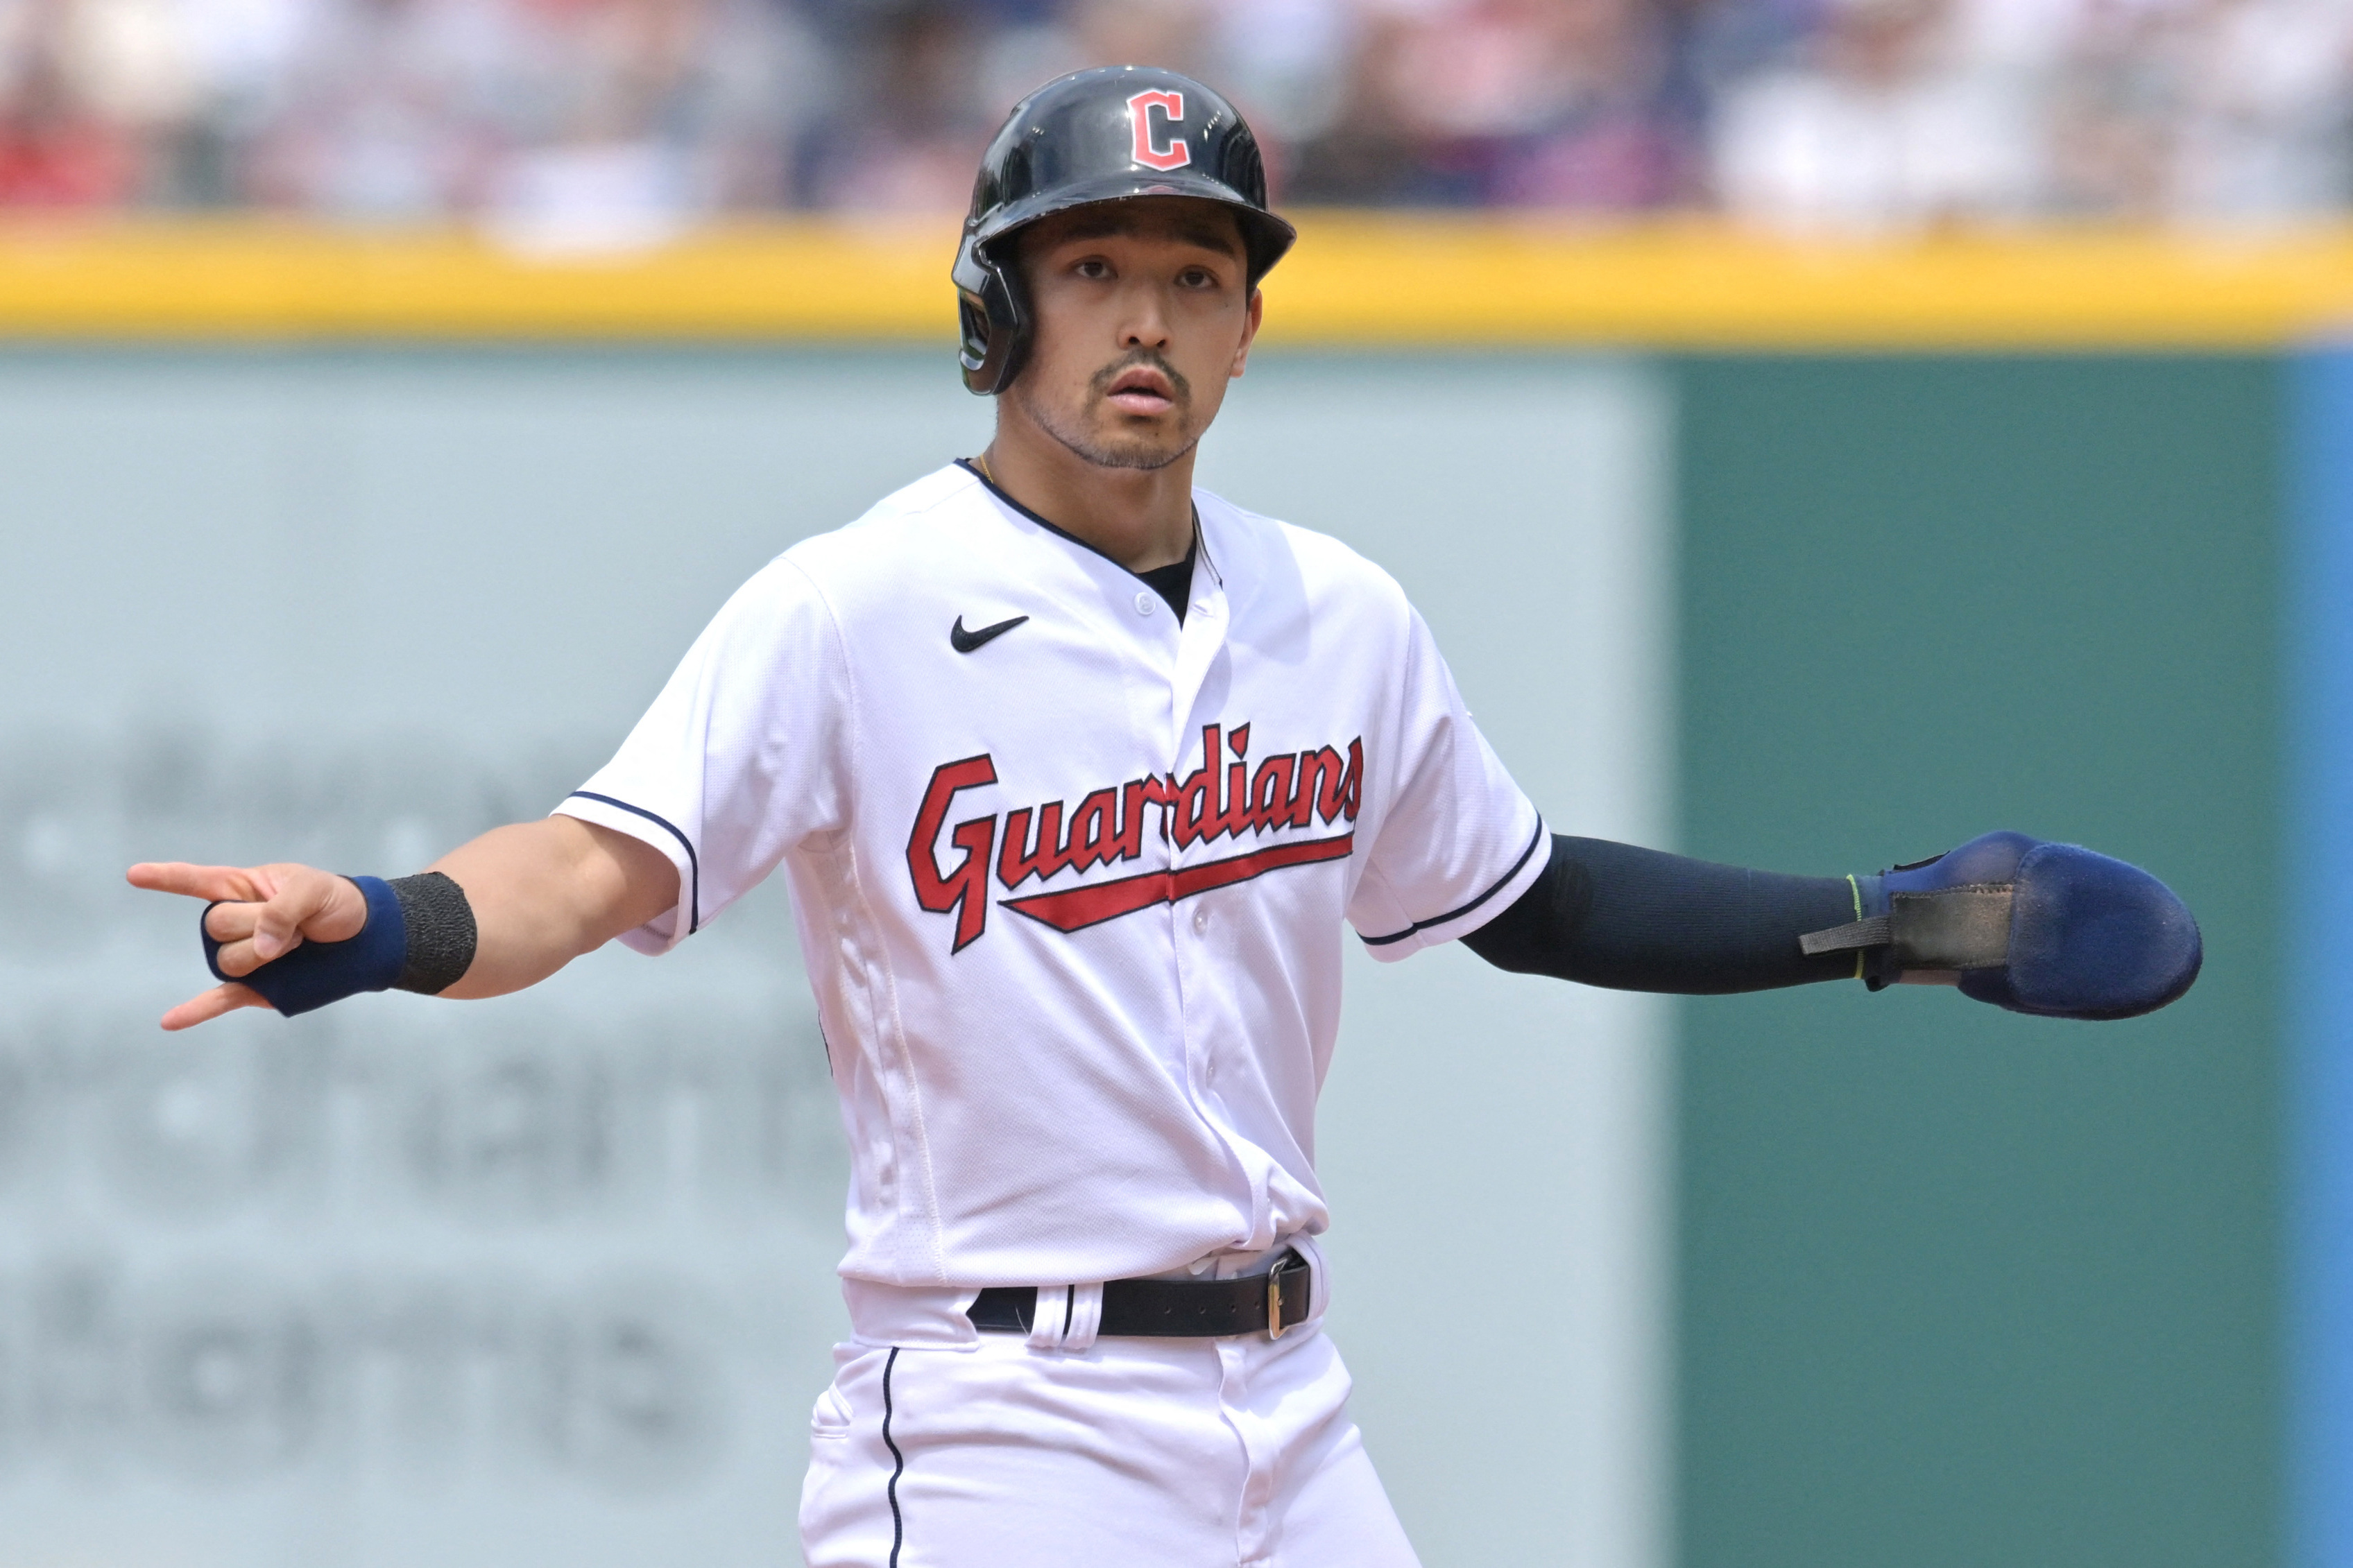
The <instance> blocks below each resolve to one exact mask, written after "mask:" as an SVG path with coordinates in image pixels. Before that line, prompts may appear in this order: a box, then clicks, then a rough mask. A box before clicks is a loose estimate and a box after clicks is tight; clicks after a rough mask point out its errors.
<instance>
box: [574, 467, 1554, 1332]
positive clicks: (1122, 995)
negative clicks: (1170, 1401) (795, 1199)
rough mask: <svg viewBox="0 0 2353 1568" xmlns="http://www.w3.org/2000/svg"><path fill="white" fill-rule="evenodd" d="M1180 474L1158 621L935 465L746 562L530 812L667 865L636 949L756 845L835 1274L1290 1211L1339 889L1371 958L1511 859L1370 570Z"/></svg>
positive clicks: (1002, 1272)
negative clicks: (806, 1035) (820, 1052)
mask: <svg viewBox="0 0 2353 1568" xmlns="http://www.w3.org/2000/svg"><path fill="white" fill-rule="evenodd" d="M1196 503H1197V507H1198V513H1199V518H1200V550H1199V556H1198V562H1197V563H1196V566H1195V569H1194V574H1193V586H1192V595H1191V600H1190V603H1189V606H1188V614H1187V616H1186V617H1185V619H1184V622H1183V624H1182V625H1181V626H1180V625H1179V624H1178V621H1177V618H1176V616H1174V615H1172V614H1171V613H1170V610H1169V606H1168V605H1166V603H1164V602H1163V601H1162V600H1161V598H1160V597H1159V595H1157V594H1155V592H1154V591H1153V589H1152V588H1150V587H1149V586H1147V585H1146V584H1144V583H1143V582H1142V581H1141V580H1139V579H1138V578H1137V577H1136V576H1134V574H1131V573H1129V572H1127V571H1126V570H1124V568H1122V567H1121V566H1119V565H1118V564H1117V563H1113V561H1111V560H1110V559H1109V558H1107V557H1105V556H1103V555H1102V554H1100V553H1098V552H1095V551H1093V550H1092V549H1091V548H1089V547H1088V546H1087V545H1085V544H1083V543H1082V542H1079V541H1077V540H1076V539H1074V538H1072V537H1071V536H1069V535H1067V534H1063V533H1061V532H1060V531H1057V530H1056V529H1054V528H1053V527H1052V526H1051V525H1050V523H1048V522H1046V521H1044V520H1042V519H1039V518H1037V517H1035V516H1033V515H1030V514H1029V513H1027V512H1025V511H1024V510H1022V509H1021V508H1020V507H1019V506H1018V505H1017V504H1015V503H1014V502H1012V501H1011V500H1009V499H1008V498H1007V497H1005V496H1004V495H1003V494H1002V493H1001V492H999V491H997V490H996V489H994V488H993V487H992V486H990V485H988V484H987V483H985V482H984V481H983V480H982V479H980V478H979V477H978V476H977V475H976V474H975V473H974V472H973V471H972V470H971V469H969V468H966V467H965V466H963V465H956V466H954V467H950V468H944V469H942V470H941V471H939V472H937V473H934V474H933V475H931V476H929V477H928V478H926V479H922V480H920V481H918V482H917V483H915V484H913V485H911V486H909V487H908V488H907V489H903V490H902V491H900V492H899V493H898V494H896V495H893V496H892V497H890V498H889V499H888V500H884V501H883V502H882V503H881V504H880V505H879V506H877V507H875V508H874V509H873V510H871V512H869V513H868V514H867V515H866V516H865V517H864V518H862V519H860V521H858V522H856V523H854V524H853V525H851V526H849V527H848V528H846V529H843V530H840V531H838V532H834V533H829V534H825V535H822V536H819V537H818V538H814V539H810V540H807V541H805V542H802V543H800V544H798V545H796V546H795V547H794V548H793V549H791V550H789V551H787V552H785V553H784V554H783V555H781V556H779V557H778V558H777V559H776V561H774V562H773V563H770V564H769V565H768V566H767V567H766V568H765V569H764V570H763V571H762V572H760V573H759V574H758V575H756V576H754V578H753V579H752V580H751V581H750V582H749V583H748V584H745V585H744V587H743V589H741V590H740V591H739V592H738V593H737V594H736V595H734V597H733V598H732V599H731V600H729V601H728V603H727V605H726V606H725V607H724V608H723V610H721V612H720V613H719V616H718V617H717V618H716V619H715V620H714V621H712V624H711V626H710V627H709V628H708V629H707V630H706V631H705V632H704V633H703V634H702V637H701V638H700V639H698V640H697V641H696V643H695V645H694V647H693V648H692V649H691V651H690V652H689V653H688V654H687V656H686V659H685V662H684V663H683V664H681V666H680V667H679V669H678V671H677V673H676V674H675V675H674V676H672V677H671V679H670V683H669V685H668V686H667V687H666V688H665V689H663V691H662V693H661V695H660V697H659V699H658V700H656V701H655V703H654V705H653V707H652V709H651V710H649V712H648V713H647V714H646V716H645V718H644V719H643V720H642V721H640V722H639V723H638V726H637V728H636V729H635V730H634V731H631V733H630V735H629V737H628V741H627V742H625V743H624V744H623V745H622V747H621V750H620V752H619V753H618V754H617V756H616V757H615V758H614V759H613V761H612V762H611V763H609V764H607V766H606V767H605V768H604V769H603V770H602V771H600V772H599V773H597V774H596V776H595V777H594V778H593V779H591V780H590V781H589V782H588V783H587V784H586V785H584V786H583V787H582V789H581V790H580V792H579V793H578V794H576V795H574V796H573V797H572V798H570V799H569V800H567V801H566V802H565V803H564V805H562V806H561V807H560V808H559V809H561V810H562V811H564V812H566V813H568V814H570V815H572V816H577V817H580V818H582V819H583V820H586V821H589V822H594V823H598V824H601V825H602V826H607V827H609V828H613V829H616V830H617V831H619V832H622V833H626V834H629V835H632V836H633V837H638V838H640V839H642V840H644V841H645V842H647V843H649V844H651V845H653V846H654V847H657V848H659V849H661V850H662V851H664V852H665V853H666V854H668V855H669V856H670V858H671V859H672V860H673V861H674V862H675V863H676V864H677V866H678V870H679V901H678V905H677V907H676V908H675V909H673V910H670V912H668V913H667V914H665V915H664V916H662V917H661V918H660V919H659V920H656V921H652V922H650V923H649V924H648V925H647V926H645V927H643V928H641V929H639V930H638V931H633V932H631V933H629V934H628V936H626V937H625V938H624V939H623V940H624V941H626V942H628V943H629V944H630V945H631V946H633V947H636V948H638V949H639V950H641V951H644V952H661V951H663V950H665V949H667V948H669V947H670V946H671V945H673V944H674V943H676V942H679V941H681V940H682V939H683V938H684V937H686V936H687V935H689V934H690V933H691V932H692V931H695V930H697V929H698V928H699V927H701V926H702V925H703V924H704V923H706V922H708V921H711V920H712V919H713V918H715V917H716V916H717V915H718V914H719V913H720V911H721V910H724V909H725V908H726V907H727V906H728V905H729V904H730V903H731V902H733V900H736V899H737V898H739V897H741V896H742V895H743V894H744V892H745V891H746V890H747V889H750V888H752V887H753V886H754V885H755V884H756V883H758V882H759V881H760V880H761V879H763V878H764V877H765V876H767V875H768V873H769V872H770V871H771V870H772V869H774V868H776V866H777V865H779V864H780V863H781V864H782V865H783V866H784V867H785V868H786V874H787V875H788V877H789V878H790V881H791V888H792V893H793V899H794V906H795V915H796V919H797V921H798V928H799V932H800V939H801V946H802V952H803V955H804V958H805V960H806V963H807V969H808V973H809V978H810V982H811V984H812V985H813V987H814V988H815V991H816V994H817V1003H818V1016H819V1021H820V1023H821V1025H822V1026H823V1028H824V1031H825V1036H826V1041H827V1049H828V1055H829V1058H830V1060H831V1064H832V1070H833V1075H834V1079H835V1082H836V1084H837V1086H838V1087H839V1091H840V1094H841V1097H842V1102H843V1115H844V1121H845V1123H846V1125H847V1127H848V1130H849V1149H850V1158H851V1169H852V1177H851V1191H850V1195H849V1253H848V1256H847V1257H846V1258H844V1260H843V1263H842V1272H843V1273H844V1274H845V1275H846V1276H848V1277H849V1278H851V1279H857V1280H868V1281H872V1282H874V1283H875V1284H878V1285H892V1286H956V1287H965V1288H969V1287H977V1286H986V1285H997V1284H1036V1283H1046V1282H1063V1281H1089V1280H1103V1279H1119V1278H1124V1277H1130V1276H1136V1275H1148V1274H1155V1273H1159V1272H1164V1271H1167V1270H1172V1269H1176V1268H1184V1267H1185V1266H1187V1264H1188V1263H1190V1262H1192V1261H1193V1260H1196V1259H1198V1258H1203V1257H1205V1256H1207V1255H1208V1254H1211V1253H1216V1252H1219V1251H1222V1250H1229V1249H1248V1250H1257V1249H1263V1248H1267V1247H1271V1246H1272V1245H1273V1244H1274V1243H1275V1242H1276V1241H1277V1240H1278V1239H1279V1238H1282V1237H1289V1236H1293V1235H1297V1234H1305V1235H1310V1236H1312V1235H1314V1234H1317V1233H1320V1232H1321V1231H1322V1230H1323V1229H1324V1224H1325V1217H1326V1216H1325V1211H1324V1198H1323V1194H1322V1192H1321V1190H1320V1189H1319V1187H1318V1185H1317V1183H1316V1178H1315V1172H1314V1148H1315V1142H1314V1110H1315V1100H1316V1094H1317V1091H1318V1089H1320V1088H1321V1086H1322V1083H1323V1081H1324V1069H1325V1067H1326V1065H1327V1064H1328V1062H1329V1060H1330V1057H1331V1051H1332V1046H1333V1041H1334V1038H1335V1035H1336V1033H1337V1030H1338V1027H1339V1020H1340V980H1341V943H1342V942H1343V941H1344V939H1345V938H1344V932H1343V931H1342V926H1343V922H1344V921H1345V923H1346V924H1348V925H1352V926H1354V927H1355V929H1356V933H1357V935H1358V937H1360V938H1361V939H1362V940H1363V941H1364V942H1366V943H1368V944H1369V945H1370V948H1371V951H1372V952H1374V954H1375V955H1376V956H1377V957H1380V958H1384V959H1396V958H1402V957H1403V956H1405V955H1406V954H1407V953H1409V952H1414V951H1416V950H1418V949H1419V948H1422V947H1426V946H1429V945H1431V944H1433V943H1436V942H1444V941H1447V940H1449V939H1451V938H1453V937H1456V936H1460V935H1461V934H1462V933H1464V932H1465V931H1472V930H1474V929H1476V928H1477V927H1478V926H1479V925H1480V924H1481V923H1482V922H1483V921H1486V920H1488V919H1490V918H1492V917H1493V915H1495V914H1496V913H1498V912H1500V911H1501V910H1504V909H1505V908H1507V907H1508V906H1509V905H1510V904H1511V902H1512V900H1514V899H1515V898H1517V897H1518V896H1519V894H1520V893H1521V892H1522V891H1523V890H1524V889H1525V888H1526V887H1527V885H1528V884H1529V883H1530V882H1532V881H1533V880H1535V878H1536V876H1537V875H1538V873H1539V872H1540V871H1541V870H1542V869H1543V868H1544V865H1545V862H1546V855H1545V853H1544V847H1545V846H1546V833H1545V830H1544V825H1543V823H1542V822H1541V820H1540V819H1539V817H1538V815H1537V813H1536V811H1535V808H1534V806H1532V805H1530V804H1529V802H1528V801H1527V799H1526V797H1525V795H1522V793H1521V792H1520V790H1519V789H1518V788H1517V787H1516V786H1515V785H1514V784H1513V782H1512V780H1511V779H1510V777H1509V776H1508V775H1507V774H1506V773H1505V772H1504V768H1503V766H1502V765H1501V764H1500V763H1498V762H1497V760H1496V758H1495V756H1494V754H1493V752H1492V751H1490V749H1489V748H1488V746H1487V743H1486V742H1485V741H1484V740H1483V739H1482V737H1481V735H1480V733H1479V731H1478V730H1477V729H1476V728H1475V727H1474V726H1473V725H1472V721H1471V716H1470V714H1469V712H1468V711H1467V710H1465V709H1464V707H1463V705H1462V700H1461V695H1460V694H1459V693H1458V692H1457V691H1456V690H1455V687H1454V682H1453V680H1452V679H1451V676H1450V675H1449V674H1448V672H1447V669H1446V666H1445V663H1444V661H1443V660H1441V659H1440V657H1439V654H1438V649H1437V647H1435V645H1434V644H1433V643H1432V641H1431V638H1430V632H1429V629H1428V628H1427V627H1426V626H1424V625H1423V624H1422V622H1421V619H1420V617H1419V616H1418V615H1416V614H1415V613H1414V611H1413V609H1412V607H1411V606H1410V605H1409V604H1408V603H1407V602H1406V598H1405V595H1404V593H1403V592H1402V591H1401V590H1400V589H1399V588H1398V585H1397V584H1396V583H1395V582H1394V581H1393V580H1391V579H1390V578H1389V577H1388V575H1387V574H1385V573H1383V572H1381V571H1380V570H1379V569H1377V567H1375V566H1373V565H1371V564H1370V563H1366V561H1365V560H1363V559H1362V558H1361V557H1359V556H1358V555H1356V553H1355V552H1352V551H1350V550H1349V549H1347V548H1346V547H1345V546H1344V545H1342V544H1340V543H1338V542H1335V541H1334V540H1332V539H1329V538H1325V537H1324V536H1322V535H1319V534H1315V533H1312V532H1309V531H1305V530H1303V529H1298V528H1293V527H1290V526H1288V525H1286V524H1282V523H1279V522H1274V521H1269V520H1267V519H1265V518H1261V517H1256V516H1253V515H1251V514H1250V513H1248V512H1245V511H1242V510H1239V509H1237V508H1235V507H1232V506H1229V505H1228V504H1227V503H1225V502H1224V501H1222V500H1219V499H1218V498H1217V497H1216V496H1214V495H1211V494H1209V493H1208V492H1206V491H1197V492H1196ZM1442 1046H1443V1042H1436V1041H1433V1042H1432V1046H1431V1048H1432V1049H1433V1050H1438V1049H1440V1048H1442Z"/></svg>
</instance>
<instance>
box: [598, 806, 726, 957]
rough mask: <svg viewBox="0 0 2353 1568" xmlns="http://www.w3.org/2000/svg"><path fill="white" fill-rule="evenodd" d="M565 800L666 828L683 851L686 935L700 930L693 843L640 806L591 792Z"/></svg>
mask: <svg viewBox="0 0 2353 1568" xmlns="http://www.w3.org/2000/svg"><path fill="white" fill-rule="evenodd" d="M566 798H568V799H572V800H593V801H596V802H598V803H599V804H601V805H609V806H613V807H615V808H616V809H617V810H621V811H626V812H629V813H632V814H633V815H635V816H642V817H644V818H645V819H646V820H647V821H648V822H650V823H654V824H656V825H658V826H662V827H667V828H669V829H670V837H672V838H675V839H677V840H678V841H679V843H680V844H681V846H683V847H685V849H686V871H687V893H686V934H687V935H689V936H692V935H693V934H694V933H695V932H696V931H700V930H702V860H701V859H700V858H697V857H696V855H695V853H694V841H693V840H692V839H691V838H689V837H687V836H686V835H685V834H683V833H681V832H680V831H679V830H678V824H676V823H674V822H672V821H670V819H669V818H668V817H665V816H655V815H654V814H653V813H652V812H650V811H648V810H647V809H646V808H645V807H644V806H642V805H630V804H629V803H628V801H626V800H615V799H614V798H613V797H612V796H611V795H598V794H597V793H596V791H594V790H586V789H575V790H574V791H573V792H572V794H571V795H569V796H567V797H566Z"/></svg>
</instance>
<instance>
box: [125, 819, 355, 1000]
mask: <svg viewBox="0 0 2353 1568" xmlns="http://www.w3.org/2000/svg"><path fill="white" fill-rule="evenodd" d="M129 877H130V880H131V885H132V887H134V888H145V889H148V890H149V891H151V892H157V893H178V894H181V895H182V896H184V897H185V898H191V899H203V900H206V901H207V902H209V903H213V904H214V905H215V906H216V907H215V908H214V909H212V910H210V911H209V912H207V913H206V916H205V932H206V935H208V936H210V937H211V938H212V939H213V940H214V941H215V942H218V943H220V944H221V946H220V952H219V953H218V954H217V955H216V962H217V963H219V965H220V969H221V973H225V974H233V975H235V974H250V973H253V972H254V971H255V970H257V969H259V968H260V967H261V966H262V965H263V964H265V963H269V962H270V961H271V960H272V959H276V958H282V957H284V956H285V955H286V954H287V953H289V952H292V951H293V950H294V949H295V948H296V947H298V946H300V945H301V943H302V942H305V941H309V942H347V941H349V940H350V939H351V938H353V937H354V936H357V935H358V934H359V933H360V930H361V928H362V927H364V926H365V925H366V924H367V900H366V899H365V898H364V897H363V896H362V895H361V893H360V890H359V889H358V888H357V887H355V886H353V883H352V881H351V879H349V878H347V877H338V876H335V875H333V874H332V872H327V871H322V870H320V869H319V868H317V867H315V866H300V865H294V864H291V863H282V864H279V865H271V866H191V865H188V864H186V863H185V862H184V861H177V860H173V861H163V862H154V861H142V862H141V863H140V864H138V865H136V866H133V867H132V868H131V870H130V872H129ZM267 1006H269V1003H268V1002H267V1001H266V1000H264V999H263V997H262V994H261V993H260V992H259V991H256V990H255V989H254V988H253V987H252V986H250V985H245V984H239V983H237V982H236V981H234V980H232V981H229V982H227V984H220V985H216V986H214V987H213V988H212V989H211V990H209V991H203V992H199V993H197V994H195V995H194V996H191V997H189V998H188V999H187V1000H186V1001H185V1002H183V1003H181V1004H180V1005H178V1006H176V1007H174V1008H173V1009H172V1010H171V1011H170V1012H168V1013H166V1014H164V1020H163V1021H164V1027H165V1028H166V1029H185V1028H188V1027H191V1026H194V1025H197V1024H201V1023H204V1022H205V1021H206V1020H207V1019H211V1018H217V1017H219V1016H221V1015H222V1014H224V1013H233V1012H235V1011H237V1009H238V1008H240V1007H267Z"/></svg>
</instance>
